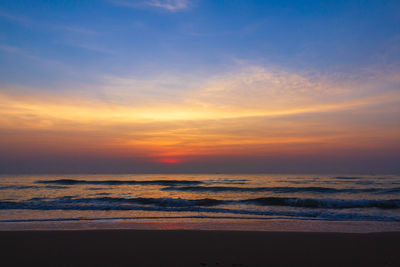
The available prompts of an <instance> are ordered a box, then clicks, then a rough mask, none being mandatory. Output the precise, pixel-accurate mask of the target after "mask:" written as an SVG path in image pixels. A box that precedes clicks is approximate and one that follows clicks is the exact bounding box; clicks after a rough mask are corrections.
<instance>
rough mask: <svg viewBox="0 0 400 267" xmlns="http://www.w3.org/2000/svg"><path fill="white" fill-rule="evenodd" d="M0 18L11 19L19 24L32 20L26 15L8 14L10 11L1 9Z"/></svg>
mask: <svg viewBox="0 0 400 267" xmlns="http://www.w3.org/2000/svg"><path fill="white" fill-rule="evenodd" d="M0 18H3V19H6V20H9V21H13V22H17V23H20V24H31V23H32V21H31V20H30V19H28V18H26V17H23V16H19V15H18V16H17V15H14V14H10V13H8V12H4V11H2V10H0Z"/></svg>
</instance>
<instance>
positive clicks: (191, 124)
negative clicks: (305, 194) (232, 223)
mask: <svg viewBox="0 0 400 267" xmlns="http://www.w3.org/2000/svg"><path fill="white" fill-rule="evenodd" d="M318 2H319V3H318ZM19 172H20V173H41V172H43V173H57V172H60V173H65V172H71V173H73V172H77V173H79V172H206V173H207V172H239V173H247V172H281V173H296V172H307V173H316V172H337V173H339V172H345V173H353V172H362V173H391V172H400V1H398V0H394V1H300V0H294V1H250V0H249V1H239V0H237V1H206V0H193V1H189V0H164V1H163V0H137V1H134V0H98V1H94V0H93V1H89V0H86V1H61V0H57V1H44V0H43V1H39V0H37V1H30V0H25V1H23V0H0V173H19Z"/></svg>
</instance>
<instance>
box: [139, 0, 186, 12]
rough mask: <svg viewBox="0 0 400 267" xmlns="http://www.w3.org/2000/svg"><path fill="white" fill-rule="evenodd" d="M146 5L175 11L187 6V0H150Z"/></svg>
mask: <svg viewBox="0 0 400 267" xmlns="http://www.w3.org/2000/svg"><path fill="white" fill-rule="evenodd" d="M147 5H149V6H154V7H159V8H163V9H167V10H169V11H172V12H175V11H179V10H183V9H187V8H189V1H187V0H152V1H148V2H147Z"/></svg>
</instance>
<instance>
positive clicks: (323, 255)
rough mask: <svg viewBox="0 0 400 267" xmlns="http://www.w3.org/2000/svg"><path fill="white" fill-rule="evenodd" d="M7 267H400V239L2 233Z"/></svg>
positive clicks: (184, 232) (333, 235)
mask: <svg viewBox="0 0 400 267" xmlns="http://www.w3.org/2000/svg"><path fill="white" fill-rule="evenodd" d="M0 244H1V245H0V246H1V247H0V249H1V250H0V255H1V258H0V264H1V266H400V252H399V251H400V232H392V233H367V234H358V233H315V232H255V231H253V232H251V231H192V230H80V231H2V232H0Z"/></svg>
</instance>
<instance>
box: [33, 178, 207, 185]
mask: <svg viewBox="0 0 400 267" xmlns="http://www.w3.org/2000/svg"><path fill="white" fill-rule="evenodd" d="M36 183H39V184H57V185H79V184H89V185H164V186H177V185H197V184H202V183H203V182H201V181H190V180H148V181H137V180H74V179H60V180H44V181H43V180H39V181H36Z"/></svg>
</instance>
